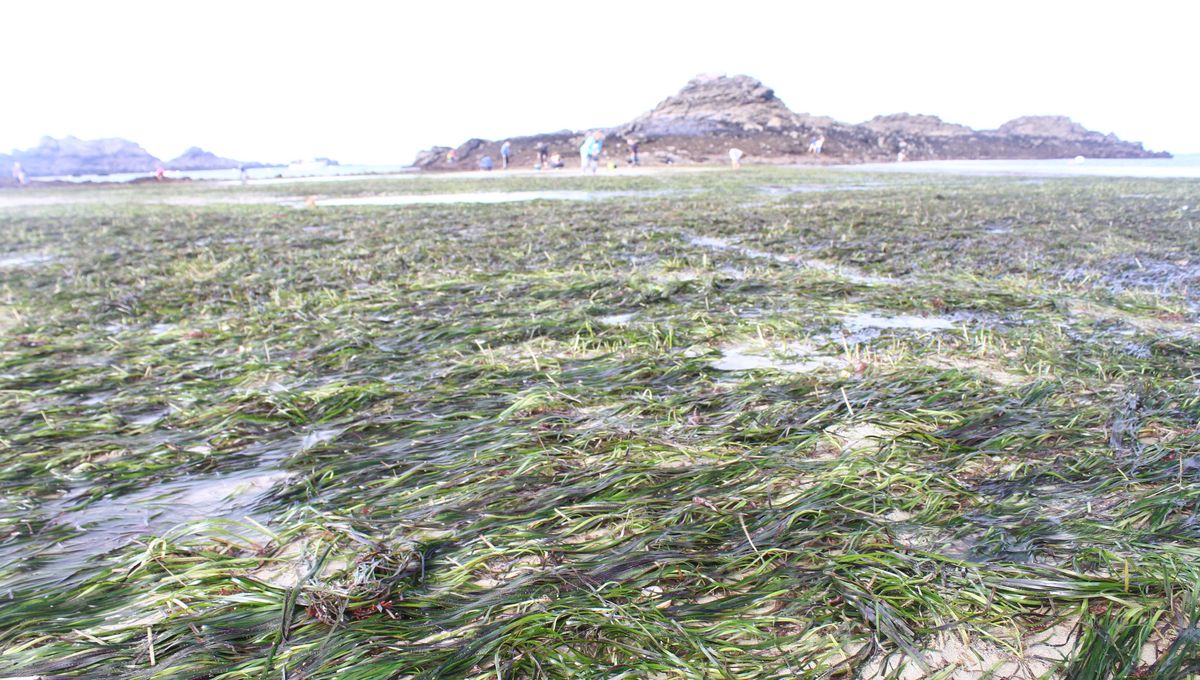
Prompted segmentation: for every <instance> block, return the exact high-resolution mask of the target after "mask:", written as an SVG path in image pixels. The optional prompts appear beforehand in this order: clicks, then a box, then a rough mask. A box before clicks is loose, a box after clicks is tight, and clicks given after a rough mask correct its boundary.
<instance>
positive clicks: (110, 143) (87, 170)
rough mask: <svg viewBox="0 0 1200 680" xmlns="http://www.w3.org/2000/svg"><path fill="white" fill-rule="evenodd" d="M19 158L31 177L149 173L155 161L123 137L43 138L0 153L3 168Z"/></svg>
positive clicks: (155, 164) (152, 169) (156, 165)
mask: <svg viewBox="0 0 1200 680" xmlns="http://www.w3.org/2000/svg"><path fill="white" fill-rule="evenodd" d="M13 161H20V163H21V166H22V167H23V168H24V169H25V173H26V174H28V175H29V176H31V177H45V176H52V175H88V174H97V175H107V174H111V173H114V172H153V171H154V169H155V168H157V167H158V164H159V160H158V159H157V158H155V157H154V156H152V155H150V152H148V151H146V150H145V149H143V148H142V147H141V146H138V145H137V144H135V143H133V142H131V141H128V140H125V139H115V138H114V139H93V140H83V139H77V138H75V137H66V138H64V139H54V138H52V137H43V138H42V141H41V142H39V143H38V145H37V146H35V147H33V148H32V149H25V150H23V151H14V152H13V153H12V154H11V155H10V156H0V163H3V165H4V166H5V167H8V166H11V165H12V163H13Z"/></svg>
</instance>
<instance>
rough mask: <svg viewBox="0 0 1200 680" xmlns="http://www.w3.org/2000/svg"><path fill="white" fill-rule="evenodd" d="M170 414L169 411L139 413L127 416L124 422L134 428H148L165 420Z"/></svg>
mask: <svg viewBox="0 0 1200 680" xmlns="http://www.w3.org/2000/svg"><path fill="white" fill-rule="evenodd" d="M170 413H171V410H170V409H163V410H161V411H152V412H150V413H139V414H137V415H133V416H127V417H126V420H127V421H128V422H129V424H130V425H133V426H134V427H149V426H150V425H154V424H155V423H158V422H160V421H161V420H162V419H163V418H166V417H167V416H168V415H170Z"/></svg>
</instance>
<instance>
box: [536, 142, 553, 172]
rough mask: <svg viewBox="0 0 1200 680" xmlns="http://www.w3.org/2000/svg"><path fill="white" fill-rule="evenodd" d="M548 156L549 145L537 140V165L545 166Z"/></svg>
mask: <svg viewBox="0 0 1200 680" xmlns="http://www.w3.org/2000/svg"><path fill="white" fill-rule="evenodd" d="M549 157H550V147H549V146H547V145H546V143H545V142H538V145H537V159H538V160H537V162H538V166H540V167H543V168H544V167H546V162H547V161H548V160H549Z"/></svg>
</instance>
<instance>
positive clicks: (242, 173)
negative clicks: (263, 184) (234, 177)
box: [238, 165, 249, 184]
mask: <svg viewBox="0 0 1200 680" xmlns="http://www.w3.org/2000/svg"><path fill="white" fill-rule="evenodd" d="M238 179H239V180H241V182H242V184H245V183H246V180H248V179H249V176H248V175H247V174H246V166H245V165H238Z"/></svg>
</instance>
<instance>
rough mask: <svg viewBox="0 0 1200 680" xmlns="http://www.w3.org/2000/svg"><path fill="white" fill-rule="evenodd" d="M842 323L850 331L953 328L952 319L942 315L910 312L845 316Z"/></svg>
mask: <svg viewBox="0 0 1200 680" xmlns="http://www.w3.org/2000/svg"><path fill="white" fill-rule="evenodd" d="M842 323H843V324H844V325H845V326H846V328H849V329H850V330H852V331H861V330H864V329H867V328H888V329H896V328H900V329H911V330H920V331H939V330H947V329H951V328H954V321H953V320H952V319H949V318H947V317H944V316H913V315H911V314H898V315H896V316H883V315H881V314H877V313H875V312H868V313H866V314H855V315H853V316H847V317H845V318H844V319H842Z"/></svg>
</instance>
